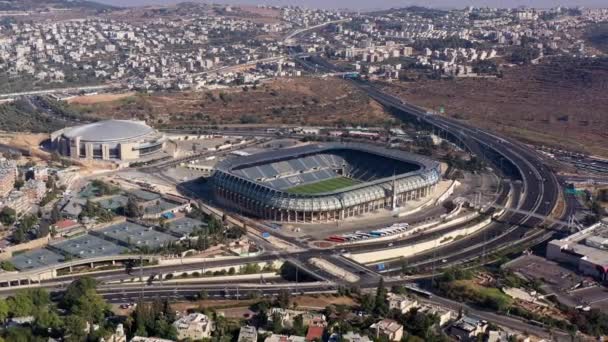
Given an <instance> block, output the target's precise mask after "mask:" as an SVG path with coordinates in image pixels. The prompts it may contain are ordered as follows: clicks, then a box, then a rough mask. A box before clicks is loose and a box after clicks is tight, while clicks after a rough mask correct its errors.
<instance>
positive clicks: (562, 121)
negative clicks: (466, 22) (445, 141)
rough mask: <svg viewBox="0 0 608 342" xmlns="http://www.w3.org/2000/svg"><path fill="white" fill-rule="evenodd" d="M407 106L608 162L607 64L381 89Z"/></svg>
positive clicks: (554, 64)
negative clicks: (602, 157) (420, 107)
mask: <svg viewBox="0 0 608 342" xmlns="http://www.w3.org/2000/svg"><path fill="white" fill-rule="evenodd" d="M385 87H386V89H388V90H389V91H391V92H393V93H395V94H397V95H399V96H400V97H403V98H404V99H407V100H408V101H410V102H412V103H414V104H417V105H420V106H423V107H427V108H430V109H434V110H438V109H439V108H440V106H444V107H445V112H446V115H448V116H451V117H453V118H457V119H460V120H466V121H469V122H470V123H471V124H473V125H476V126H480V127H483V128H487V129H490V130H493V131H496V132H499V133H502V134H505V135H508V136H512V137H516V138H518V139H522V140H523V141H526V142H530V143H535V144H544V145H549V146H555V147H564V148H568V149H571V150H576V151H584V152H587V153H591V154H596V155H601V156H608V143H607V142H608V110H607V109H606V108H608V92H607V91H606V90H607V89H608V60H603V61H602V60H596V61H590V62H580V61H576V62H575V61H551V62H545V63H543V64H542V65H535V66H524V67H517V68H512V69H506V70H504V77H503V78H496V79H454V80H441V81H436V80H421V81H416V82H394V83H391V84H386V85H385Z"/></svg>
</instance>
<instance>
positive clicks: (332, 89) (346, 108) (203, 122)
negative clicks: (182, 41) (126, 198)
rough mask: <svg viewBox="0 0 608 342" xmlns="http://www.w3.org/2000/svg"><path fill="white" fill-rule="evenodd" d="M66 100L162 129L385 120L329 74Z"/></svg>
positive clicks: (98, 114)
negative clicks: (238, 85) (216, 87)
mask: <svg viewBox="0 0 608 342" xmlns="http://www.w3.org/2000/svg"><path fill="white" fill-rule="evenodd" d="M72 102H73V103H72V104H71V108H72V109H73V110H74V111H77V112H80V113H82V114H83V115H85V116H87V117H94V118H115V119H118V118H121V119H130V118H137V119H141V120H147V121H148V122H150V123H153V124H154V125H156V126H158V127H166V128H181V127H185V128H192V127H201V126H210V125H216V124H296V125H351V124H352V125H357V124H361V125H378V124H382V123H384V122H386V121H387V120H391V116H390V115H389V114H388V113H386V112H385V111H384V110H383V108H382V107H381V106H380V105H378V104H377V103H376V102H374V101H371V100H370V99H369V98H368V97H367V96H366V95H365V94H364V93H362V92H361V91H359V90H358V89H356V88H354V87H352V86H350V85H349V84H348V83H346V82H344V81H342V80H340V79H334V78H327V79H318V78H305V77H302V78H290V79H288V78H282V79H276V80H272V81H270V82H265V83H263V84H261V85H258V86H256V87H252V86H248V87H243V88H231V89H222V90H212V91H211V90H210V91H204V92H159V93H156V94H136V95H132V96H127V97H123V98H121V99H118V100H115V101H105V100H103V101H102V100H101V99H100V101H99V102H98V103H91V102H88V103H87V102H86V101H79V100H78V99H75V100H73V101H72Z"/></svg>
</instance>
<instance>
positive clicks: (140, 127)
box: [63, 120, 154, 142]
mask: <svg viewBox="0 0 608 342" xmlns="http://www.w3.org/2000/svg"><path fill="white" fill-rule="evenodd" d="M153 132H154V129H153V128H152V127H150V126H148V125H146V124H145V123H144V122H143V121H131V120H107V121H99V122H94V123H91V124H87V125H82V126H76V127H72V128H69V129H67V130H66V131H65V132H64V133H63V135H64V136H65V137H66V138H69V139H74V138H76V137H80V139H81V140H83V141H99V142H103V141H116V140H129V139H135V138H138V137H142V136H145V135H148V134H150V133H153Z"/></svg>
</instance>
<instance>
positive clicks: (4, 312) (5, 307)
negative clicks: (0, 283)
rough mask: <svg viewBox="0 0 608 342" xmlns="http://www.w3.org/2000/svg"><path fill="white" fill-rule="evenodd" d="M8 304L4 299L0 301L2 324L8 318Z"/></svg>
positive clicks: (0, 319)
mask: <svg viewBox="0 0 608 342" xmlns="http://www.w3.org/2000/svg"><path fill="white" fill-rule="evenodd" d="M8 309H9V308H8V303H7V302H6V300H4V299H0V323H4V321H6V319H7V318H8Z"/></svg>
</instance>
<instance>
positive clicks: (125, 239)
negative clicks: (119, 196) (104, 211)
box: [93, 222, 177, 248]
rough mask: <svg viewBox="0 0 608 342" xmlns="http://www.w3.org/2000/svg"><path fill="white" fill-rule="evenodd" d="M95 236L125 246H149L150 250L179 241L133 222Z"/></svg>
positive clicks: (108, 228) (99, 231) (119, 225)
mask: <svg viewBox="0 0 608 342" xmlns="http://www.w3.org/2000/svg"><path fill="white" fill-rule="evenodd" d="M93 234H95V235H98V236H100V237H103V238H104V239H110V240H116V241H117V242H119V243H122V244H124V245H131V246H136V247H143V246H147V247H149V248H158V247H162V246H165V245H166V244H168V243H169V242H171V241H177V238H176V237H174V236H171V235H169V234H165V233H161V232H158V231H156V230H154V229H153V228H151V227H144V226H142V225H139V224H136V223H132V222H123V223H119V224H115V225H112V226H109V227H106V228H104V229H100V230H98V231H95V232H93Z"/></svg>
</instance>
